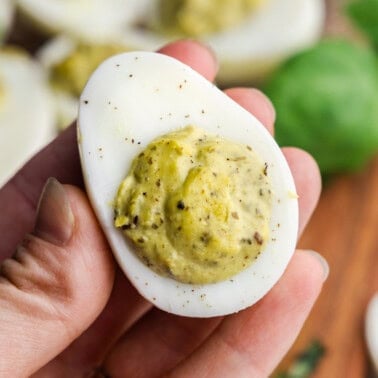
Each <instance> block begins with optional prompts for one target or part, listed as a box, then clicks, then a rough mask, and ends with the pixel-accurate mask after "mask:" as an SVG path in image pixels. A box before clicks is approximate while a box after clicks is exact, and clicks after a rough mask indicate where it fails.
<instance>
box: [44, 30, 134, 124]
mask: <svg viewBox="0 0 378 378" xmlns="http://www.w3.org/2000/svg"><path fill="white" fill-rule="evenodd" d="M126 50H127V47H126V46H123V45H121V43H120V42H119V41H108V43H102V44H101V43H92V44H90V43H86V42H79V41H78V40H75V39H73V38H70V37H67V36H63V35H60V36H57V37H55V38H53V39H51V40H50V41H49V42H48V43H47V44H46V45H44V46H43V47H42V48H41V49H40V51H39V52H38V54H37V56H38V59H39V61H40V62H41V64H42V66H43V67H44V69H45V70H46V72H47V75H48V80H49V85H50V87H51V90H52V99H53V101H54V106H55V113H56V114H55V116H56V125H57V128H58V129H59V130H61V129H63V128H65V127H67V126H69V125H70V124H71V123H72V122H73V121H74V120H75V118H76V116H77V111H78V98H79V96H80V93H81V92H82V90H83V89H84V86H85V84H86V82H87V80H88V78H89V76H90V75H91V74H92V72H93V71H94V70H95V69H96V68H97V66H98V65H99V64H100V63H101V62H102V61H103V60H105V59H107V58H108V57H110V56H112V55H115V54H117V53H121V52H124V51H126Z"/></svg>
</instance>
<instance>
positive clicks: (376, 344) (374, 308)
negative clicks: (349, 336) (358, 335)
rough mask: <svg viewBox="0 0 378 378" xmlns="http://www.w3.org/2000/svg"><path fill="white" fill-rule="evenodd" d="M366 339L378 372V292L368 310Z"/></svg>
mask: <svg viewBox="0 0 378 378" xmlns="http://www.w3.org/2000/svg"><path fill="white" fill-rule="evenodd" d="M365 339H366V342H367V346H368V350H369V354H370V357H371V360H372V362H373V364H374V368H375V370H376V372H377V373H378V292H377V293H375V294H374V296H373V298H372V299H371V300H370V302H369V305H368V308H367V311H366V318H365Z"/></svg>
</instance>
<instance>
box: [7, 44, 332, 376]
mask: <svg viewBox="0 0 378 378" xmlns="http://www.w3.org/2000/svg"><path fill="white" fill-rule="evenodd" d="M160 52H161V53H164V54H167V55H170V56H173V57H175V58H177V59H179V60H181V61H183V62H184V63H186V64H188V65H190V66H192V67H193V68H194V69H196V70H197V71H198V72H200V73H201V74H202V75H203V76H204V77H206V78H207V79H208V80H213V79H214V77H215V74H216V61H215V58H214V57H213V55H212V54H211V53H210V52H209V51H208V49H207V48H206V47H204V46H202V45H200V44H197V43H195V42H193V41H181V42H176V43H173V44H170V45H168V46H166V47H164V48H163V49H162V50H160ZM225 92H226V93H227V95H228V96H230V97H231V98H232V99H233V100H235V101H236V102H238V103H239V104H240V105H241V106H243V107H244V108H246V109H247V110H248V111H250V112H251V113H253V114H254V115H255V116H256V117H257V118H259V119H260V121H261V122H262V123H263V124H264V125H265V126H266V127H267V128H268V130H269V131H270V132H272V133H273V124H274V117H275V114H274V110H273V107H272V105H271V103H270V102H269V100H268V99H267V98H266V97H265V96H264V95H263V94H262V93H261V92H259V91H257V90H253V89H247V88H233V89H228V90H226V91H225ZM284 154H285V156H286V158H287V160H288V162H289V165H290V167H291V170H292V172H293V175H294V178H295V181H296V185H297V191H298V193H299V207H300V231H302V230H303V228H304V226H305V225H306V223H307V221H308V219H309V217H310V215H311V213H312V211H313V209H314V207H315V205H316V202H317V200H318V196H319V192H320V177H319V172H318V169H317V166H316V164H315V163H314V161H313V159H312V158H311V157H310V156H309V155H308V154H306V153H305V152H303V151H301V150H298V149H294V148H285V149H284ZM50 176H55V177H56V178H57V179H58V180H59V181H60V182H63V183H65V185H61V184H60V183H59V182H58V181H57V180H55V179H49V180H48V181H47V184H46V185H45V187H44V190H43V192H42V195H41V197H40V200H39V206H38V208H37V204H38V197H39V196H40V192H41V190H42V188H43V185H44V184H45V182H46V180H47V179H48V177H50ZM68 184H70V185H68ZM0 209H1V214H0V234H1V235H2V243H1V245H0V261H1V260H4V261H3V262H2V265H1V270H0V339H1V343H0V376H1V377H3V376H4V377H24V376H30V375H32V374H35V376H36V377H67V376H69V377H83V376H111V377H154V376H161V375H163V374H167V375H168V376H172V377H176V376H177V377H229V376H237V377H244V376H248V377H266V376H268V375H269V373H271V372H272V370H273V369H274V367H275V366H276V365H277V364H278V362H279V361H280V359H281V358H282V357H283V355H284V354H285V353H286V352H287V350H288V349H289V347H290V345H291V344H292V343H293V341H294V340H295V338H296V336H297V334H298V332H299V330H300V328H301V327H302V325H303V322H304V321H305V319H306V317H307V315H308V313H309V311H310V309H311V307H312V305H313V304H314V302H315V300H316V298H317V296H318V294H319V292H320V290H321V287H322V284H323V281H324V280H325V278H326V276H327V264H326V262H325V261H324V260H323V259H322V258H321V257H320V256H319V255H318V254H316V253H313V252H309V251H301V252H298V251H297V252H296V253H295V254H294V257H293V258H292V260H291V262H290V264H289V266H288V268H287V270H286V272H285V274H284V276H283V277H282V278H281V280H280V281H279V283H278V284H277V285H276V286H275V287H274V288H273V289H272V290H271V291H270V292H269V293H268V295H266V296H265V297H264V298H263V299H262V300H260V301H259V302H258V303H257V304H256V305H254V306H253V307H251V308H248V309H246V310H244V311H241V312H240V313H237V314H234V315H230V316H226V317H224V318H211V319H192V318H184V317H178V316H174V315H171V314H167V313H164V312H162V311H159V310H158V309H156V308H153V307H152V305H151V304H149V303H147V302H146V301H145V300H144V299H143V298H141V297H140V296H139V294H138V293H137V292H136V291H135V289H134V288H133V287H132V286H131V285H130V284H129V282H128V281H127V279H126V278H125V277H124V275H123V274H122V273H121V272H120V271H119V270H118V268H117V267H116V266H115V263H114V260H113V258H112V255H111V252H110V250H109V247H108V245H107V242H106V240H105V238H104V235H103V233H102V231H101V229H100V227H99V225H98V223H97V221H96V218H95V216H94V214H93V211H92V209H91V207H90V205H89V202H88V199H87V197H86V195H85V193H84V191H83V183H82V176H81V170H80V164H79V156H78V151H77V146H76V137H75V130H74V127H73V126H72V127H71V128H70V129H68V130H67V131H65V132H64V133H62V134H61V135H60V136H59V137H58V138H57V139H56V140H55V141H54V142H52V143H51V144H50V145H49V146H48V147H46V148H45V149H44V150H43V151H42V152H40V153H39V154H38V155H37V156H36V157H35V158H33V159H32V160H31V161H30V162H29V163H27V165H26V166H25V167H24V168H23V169H22V170H21V171H20V172H19V173H18V174H17V175H16V176H15V177H14V178H13V179H12V180H11V181H10V182H9V183H8V184H6V186H5V187H3V188H2V189H1V190H0ZM25 235H26V236H25ZM17 245H18V247H17ZM10 256H12V257H10ZM7 257H8V258H7ZM6 258H7V259H6ZM99 366H101V368H99ZM104 372H106V373H104Z"/></svg>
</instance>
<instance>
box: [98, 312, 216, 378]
mask: <svg viewBox="0 0 378 378" xmlns="http://www.w3.org/2000/svg"><path fill="white" fill-rule="evenodd" d="M220 322H221V318H210V319H195V318H185V317H180V316H175V315H172V314H168V313H165V312H162V311H160V310H158V309H154V310H153V311H151V312H150V313H149V314H148V315H147V316H145V317H144V318H143V319H141V320H140V321H139V322H138V323H137V324H136V325H135V326H134V327H133V328H132V329H131V330H130V331H129V332H128V333H127V334H126V335H125V336H124V337H123V338H122V339H121V340H120V341H119V342H118V343H117V344H116V345H115V347H114V348H113V349H112V351H111V353H110V354H109V355H108V356H107V358H106V360H105V362H104V364H103V366H104V370H105V371H106V372H107V374H109V375H110V376H111V377H114V378H116V377H129V376H130V377H131V376H136V377H160V376H163V375H164V374H165V373H166V372H167V371H169V370H170V369H172V368H173V367H174V366H176V365H177V364H178V363H179V362H181V361H182V360H183V359H184V358H185V357H186V356H188V355H189V354H190V353H192V352H193V351H194V350H195V349H196V348H197V347H198V346H199V345H200V344H201V343H202V341H203V340H204V339H206V338H207V337H208V336H209V335H210V334H211V333H212V332H213V330H214V329H215V328H216V326H217V325H218V324H219V323H220ZM141 341H143V342H141ZM157 351H158V353H157ZM146 356H148V359H146ZM140 361H144V363H143V364H141V363H140Z"/></svg>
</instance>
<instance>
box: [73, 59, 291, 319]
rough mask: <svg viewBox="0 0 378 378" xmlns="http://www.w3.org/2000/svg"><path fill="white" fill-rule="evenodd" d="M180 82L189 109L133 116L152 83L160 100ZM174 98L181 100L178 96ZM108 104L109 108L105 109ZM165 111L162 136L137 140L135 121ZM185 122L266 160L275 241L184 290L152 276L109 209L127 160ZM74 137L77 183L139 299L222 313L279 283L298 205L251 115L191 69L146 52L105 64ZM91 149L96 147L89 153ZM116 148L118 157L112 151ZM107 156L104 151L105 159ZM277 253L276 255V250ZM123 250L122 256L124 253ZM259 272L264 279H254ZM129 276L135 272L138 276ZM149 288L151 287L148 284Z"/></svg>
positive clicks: (184, 311)
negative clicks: (229, 270)
mask: <svg viewBox="0 0 378 378" xmlns="http://www.w3.org/2000/svg"><path fill="white" fill-rule="evenodd" d="M117 64H118V65H119V67H121V66H126V67H127V72H133V74H132V75H133V77H132V78H130V80H128V77H127V76H123V75H122V72H123V71H122V70H123V69H118V68H119V67H118V66H117ZM156 66H158V67H159V74H158V75H156V72H154V67H156ZM130 75H131V74H130ZM164 75H165V76H166V77H167V78H168V80H166V81H165V82H163V83H159V78H160V77H161V76H163V77H164ZM136 78H138V79H137V80H136ZM133 79H134V80H133ZM122 80H125V81H127V80H128V84H129V88H128V91H129V94H130V95H129V96H128V95H127V94H128V92H127V90H126V93H124V92H123V91H124V90H125V88H120V86H119V85H118V86H117V87H114V86H113V85H112V83H113V82H114V83H117V84H119V83H122ZM184 80H187V83H186V84H187V87H186V90H187V91H193V94H194V96H192V101H191V103H190V104H185V106H182V104H181V103H178V104H175V106H174V107H175V109H173V108H170V105H169V104H167V103H165V104H159V106H158V107H156V106H155V105H154V101H152V102H149V104H150V106H149V109H148V110H146V111H141V112H139V110H137V109H135V107H136V106H135V105H136V104H137V103H138V102H140V98H146V97H147V96H150V100H151V99H152V100H153V99H154V98H155V96H156V93H157V92H156V90H158V89H159V88H157V87H156V85H159V86H160V95H161V94H162V95H163V96H166V94H167V93H168V92H169V93H171V94H172V93H174V92H172V91H176V90H178V83H179V82H181V83H183V82H184ZM161 84H163V85H161ZM193 88H194V89H193ZM137 91H142V92H143V93H139V95H137V94H135V93H136V92H137ZM125 95H126V96H125ZM177 95H178V97H179V96H180V94H179V92H177ZM151 96H152V97H151ZM124 98H128V99H129V103H128V105H127V106H124V105H125V104H124V103H122V102H123V101H122V99H124ZM163 101H164V100H163ZM218 101H221V104H222V107H224V108H223V111H222V117H220V115H219V114H218V113H219V112H218V111H217V103H218ZM85 102H88V103H85ZM109 102H110V103H111V105H110V104H109V106H108V107H107V106H106V105H107V104H108V103H109ZM201 103H202V104H206V106H205V105H202V107H205V108H206V109H205V111H207V112H209V113H211V115H212V117H213V118H214V119H213V124H212V125H211V127H209V125H204V124H203V123H204V120H203V119H202V118H201V112H200V108H201ZM114 104H118V106H119V108H117V111H116V110H115V109H114V108H113V107H115V105H114ZM121 105H122V108H121ZM171 106H172V105H171ZM101 107H102V108H103V110H101V113H100V114H97V113H95V111H94V110H95V109H98V108H101ZM164 107H165V108H166V110H169V109H172V113H174V114H172V116H171V117H170V121H169V122H167V124H170V126H167V128H166V129H165V130H164V131H163V130H154V129H153V128H152V127H151V128H147V129H143V130H144V131H145V132H146V135H144V136H141V135H140V133H138V124H140V123H138V121H137V120H138V119H139V120H140V122H141V123H144V122H148V124H151V123H153V122H155V124H158V123H159V119H158V118H157V116H158V114H161V117H162V116H163V113H161V112H163V108H164ZM188 108H190V109H191V110H189V111H192V110H193V111H197V113H198V114H197V113H196V114H194V112H192V116H191V118H190V119H186V115H187V114H185V113H186V112H187V111H188ZM225 108H227V109H225ZM225 111H226V112H225ZM223 112H225V113H224V114H223ZM94 114H95V115H94ZM165 116H166V115H165ZM134 117H135V119H134ZM151 117H153V118H151ZM219 117H220V118H219ZM235 117H236V118H237V119H238V121H239V123H242V126H241V128H240V130H239V133H238V134H237V135H234V133H233V132H232V127H230V128H228V129H227V128H224V126H222V125H224V124H227V122H232V120H233V119H235ZM217 118H218V119H217ZM151 119H152V121H151ZM155 119H156V120H155ZM135 121H136V122H135ZM127 122H130V124H129V128H128V129H127V130H126V129H125V128H124V124H125V123H127ZM190 123H193V124H196V125H197V126H199V127H204V128H205V129H206V130H207V131H209V132H212V133H215V134H217V133H220V134H221V135H222V136H224V137H225V138H228V139H230V140H234V141H236V142H241V143H246V142H248V144H249V145H250V146H252V148H253V149H255V150H256V151H257V152H258V153H259V154H260V156H261V157H262V158H263V159H264V160H265V161H267V162H268V166H269V167H268V172H270V177H271V180H272V186H273V187H277V188H278V190H277V193H276V198H275V199H274V201H275V204H274V206H273V212H272V219H271V228H272V234H271V238H272V239H275V241H272V240H270V241H269V242H268V243H267V246H266V248H265V250H264V251H263V253H261V255H260V256H259V258H258V259H257V261H256V262H255V263H253V264H252V265H251V266H250V267H249V268H247V269H246V270H244V271H243V272H241V273H239V274H238V275H236V276H234V277H233V278H232V279H230V280H227V281H224V282H220V283H217V284H212V285H189V284H183V283H179V282H177V281H174V280H172V279H170V278H166V277H162V276H159V275H157V274H156V273H154V272H152V271H151V270H150V269H149V268H147V267H146V266H145V265H144V264H143V263H142V262H141V261H140V260H139V259H138V258H137V257H136V256H135V254H134V253H133V252H130V251H129V245H128V243H127V241H126V239H125V238H124V236H123V235H122V233H121V232H120V231H118V230H116V229H115V228H114V226H113V209H112V206H111V203H112V201H113V199H114V197H115V195H116V191H117V189H118V186H119V184H120V182H121V181H122V179H123V178H124V177H125V175H126V173H127V170H128V169H129V166H130V163H131V160H132V158H133V157H134V156H136V155H137V153H139V152H140V151H141V150H142V149H143V148H144V147H145V146H146V145H147V144H148V143H149V142H150V141H151V140H152V139H154V138H155V137H157V136H158V135H160V134H163V133H166V132H169V131H170V130H173V129H177V128H178V127H181V126H185V124H190ZM205 123H206V122H205ZM91 125H92V126H93V125H96V127H98V129H97V130H96V132H93V131H91V130H90V129H87V128H89V127H90V126H91ZM218 127H220V129H219V128H218ZM132 128H134V129H132ZM103 133H105V134H104V135H107V137H109V141H108V142H107V141H106V140H105V139H103V138H102V136H103ZM125 136H126V137H127V136H128V141H129V142H128V143H126V142H125V141H124V138H125ZM78 138H79V141H80V142H79V149H80V153H81V161H82V167H83V174H84V179H85V182H86V187H87V191H88V195H89V197H90V199H91V202H92V205H93V207H94V209H95V212H96V214H97V216H98V218H99V221H100V223H101V225H102V227H103V229H104V231H105V234H106V235H107V237H108V240H109V243H110V245H111V247H112V250H113V252H114V254H115V256H116V259H117V261H118V263H119V265H120V266H121V267H122V269H123V270H124V272H125V274H126V275H127V276H128V278H129V279H130V281H131V282H132V283H133V285H134V286H135V287H136V288H137V290H138V291H139V292H140V294H141V295H142V296H144V297H145V298H147V299H148V300H149V301H150V302H151V303H153V304H155V305H156V306H157V307H159V308H161V309H163V310H165V311H168V312H171V313H175V314H178V315H184V316H192V317H211V316H218V315H225V314H229V313H233V312H237V311H239V310H242V309H243V308H246V307H248V306H250V305H252V304H254V303H255V302H257V301H258V300H259V299H260V298H261V297H263V296H264V295H265V294H266V293H267V292H268V291H269V290H270V289H271V288H272V287H273V285H274V284H275V283H276V282H277V281H278V279H279V278H280V277H281V275H282V274H283V272H284V270H285V268H286V266H287V264H288V263H289V260H290V258H291V256H292V254H293V253H294V250H295V245H296V239H297V230H298V201H297V198H296V195H295V185H294V181H293V178H292V175H291V172H290V169H289V167H288V165H287V162H286V160H285V158H284V157H283V155H282V153H281V151H280V149H279V147H278V146H277V144H276V143H275V142H274V140H273V138H272V137H271V136H270V135H269V133H268V132H267V130H266V129H265V128H264V127H263V126H262V125H261V124H260V122H259V121H258V120H257V119H256V118H255V117H253V116H252V115H251V114H250V113H248V112H247V111H246V110H245V109H243V108H242V107H240V106H238V105H236V104H234V103H233V102H232V101H230V100H229V99H228V98H227V96H226V95H225V94H223V93H222V92H221V91H220V90H218V89H217V88H216V87H215V86H214V85H213V84H211V83H210V82H208V81H206V80H205V79H204V78H203V77H202V76H200V75H199V74H198V73H196V72H194V71H193V70H192V69H191V68H189V67H187V66H186V65H183V64H182V63H180V62H178V61H176V60H175V59H172V58H169V57H166V56H163V55H160V54H155V53H147V52H137V53H125V54H121V55H118V56H115V57H112V58H110V59H108V60H106V61H105V62H104V63H103V64H102V65H100V67H99V68H98V69H97V70H96V72H95V73H94V74H93V75H92V77H91V79H90V80H89V82H88V84H87V86H86V88H85V90H84V91H83V94H82V96H81V100H80V109H79V118H78ZM132 138H133V139H134V141H135V143H134V144H131V143H130V140H131V139H132ZM137 142H140V143H141V144H140V145H139V144H137ZM107 143H109V144H108V145H107ZM98 145H100V146H102V147H97V148H95V146H98ZM116 147H117V148H116ZM100 148H101V150H100ZM118 148H120V151H118V150H117V149H118ZM108 151H111V152H110V154H109V155H108ZM109 156H110V157H109ZM114 161H118V162H119V164H120V166H121V167H122V168H121V171H119V172H114V171H115V169H116V168H115V164H114ZM107 164H108V165H107ZM108 171H109V172H108ZM104 174H108V175H109V177H110V176H112V175H114V176H113V177H111V178H109V177H106V179H104V177H103V175H104ZM94 181H96V187H94V185H93V182H94ZM278 225H279V226H278ZM278 244H279V246H278ZM278 247H279V249H280V251H278V250H277V248H278ZM125 250H126V251H128V252H126V253H125ZM264 267H265V268H264ZM261 270H262V271H265V273H263V274H261V273H259V272H260V271H261ZM133 272H134V273H133ZM135 272H142V274H139V273H135ZM142 276H143V277H144V278H143V279H142ZM152 282H154V285H152V284H151V283H152ZM223 298H227V300H223ZM215 304H217V306H215Z"/></svg>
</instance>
